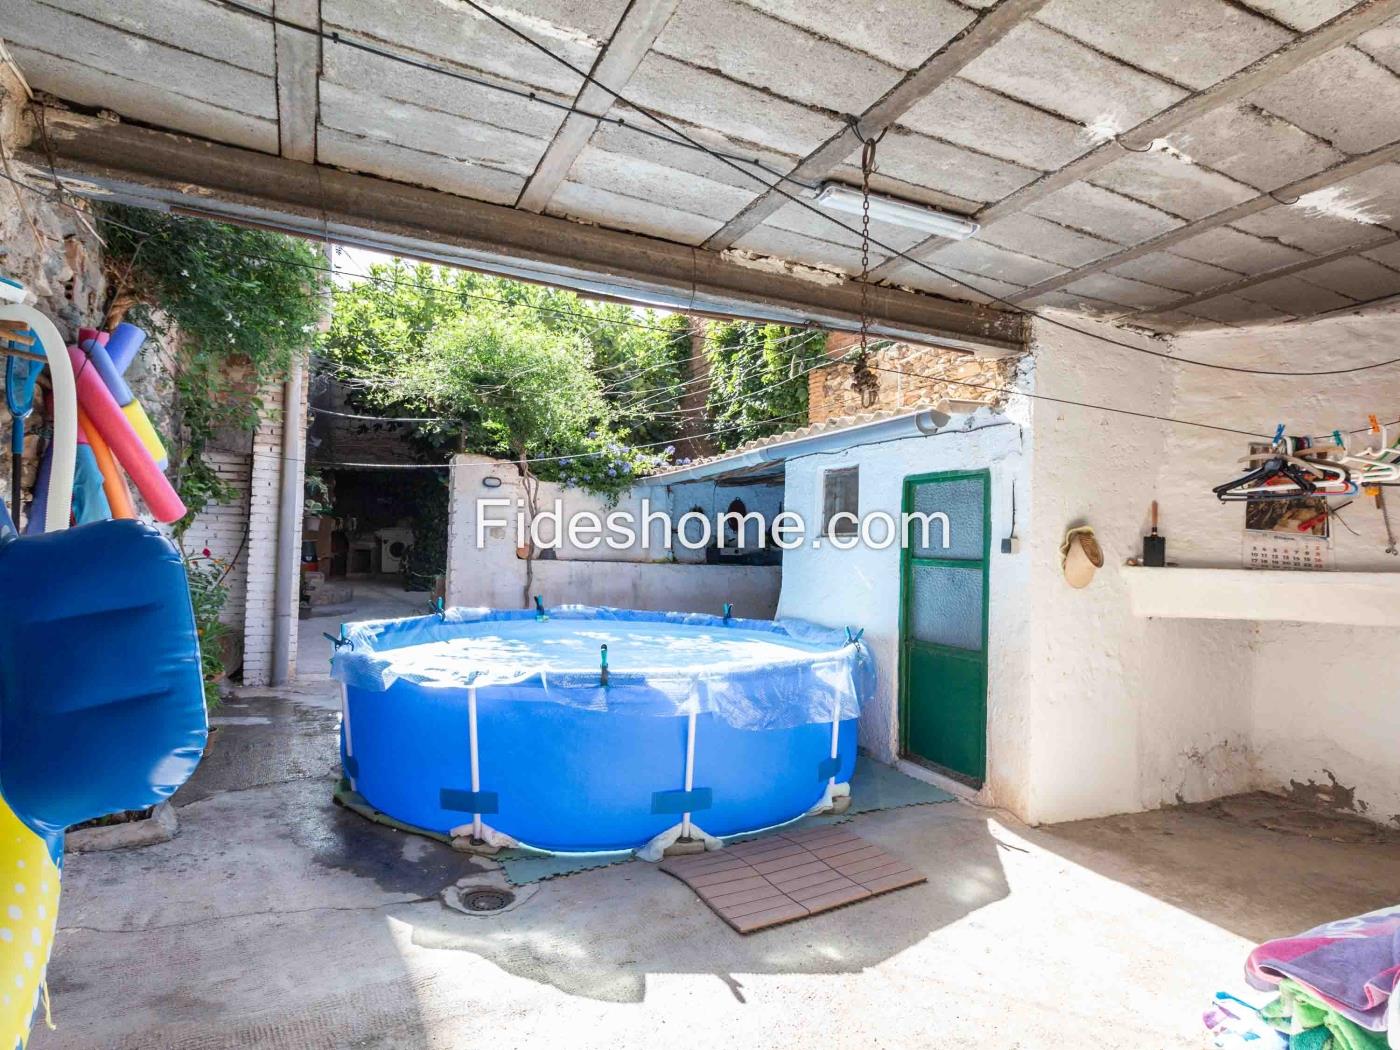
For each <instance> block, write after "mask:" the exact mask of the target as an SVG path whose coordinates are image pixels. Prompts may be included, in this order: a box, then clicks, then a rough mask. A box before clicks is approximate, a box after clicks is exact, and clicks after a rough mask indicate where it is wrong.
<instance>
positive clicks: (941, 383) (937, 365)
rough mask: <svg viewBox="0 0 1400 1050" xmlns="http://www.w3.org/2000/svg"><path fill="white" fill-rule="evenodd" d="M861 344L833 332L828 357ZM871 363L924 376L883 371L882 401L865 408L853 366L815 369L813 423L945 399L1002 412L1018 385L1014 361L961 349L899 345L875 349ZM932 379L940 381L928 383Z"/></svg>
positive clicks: (810, 378)
mask: <svg viewBox="0 0 1400 1050" xmlns="http://www.w3.org/2000/svg"><path fill="white" fill-rule="evenodd" d="M859 341H860V340H859V337H858V336H855V335H851V334H848V333H844V332H841V333H832V335H831V336H830V337H829V338H828V339H827V345H826V352H827V355H828V356H829V357H838V356H840V355H842V354H845V353H846V352H847V351H848V350H849V348H850V347H852V346H854V345H856V344H857V343H858V342H859ZM870 361H871V364H872V365H879V366H881V367H884V368H897V369H900V370H901V371H902V372H906V373H910V372H913V373H920V374H919V375H897V374H895V373H893V372H879V371H877V372H876V373H875V375H876V378H878V379H879V381H880V388H879V396H878V397H877V399H876V402H875V404H874V405H873V406H862V405H861V403H860V395H859V394H857V393H856V391H855V387H854V386H853V384H852V375H851V365H850V363H849V362H842V363H840V364H837V363H832V364H830V365H825V366H823V367H821V368H818V369H815V370H814V371H812V372H809V373H808V375H807V398H808V409H807V419H808V422H809V423H825V422H827V421H828V420H831V419H841V418H844V417H847V416H854V415H858V414H860V413H862V412H893V411H899V410H901V409H909V410H911V411H912V410H913V409H917V408H924V407H927V406H930V405H936V404H938V402H940V401H944V400H956V401H975V402H977V403H978V404H983V405H988V406H990V407H993V408H999V407H1001V405H1002V404H1004V402H1005V400H1006V395H1005V394H1004V393H1002V390H1004V389H1005V388H1007V387H1010V386H1011V384H1012V383H1013V382H1014V380H1015V361H1016V359H1015V358H1014V357H1006V358H990V357H976V356H973V355H972V354H968V353H963V352H960V351H957V350H947V349H942V348H939V347H934V346H923V345H919V344H915V343H896V344H894V345H893V346H888V347H885V348H883V349H879V350H874V351H872V352H871V354H870ZM926 376H933V377H937V378H924V377H926ZM959 380H961V381H963V382H962V383H960V382H958V381H959ZM964 383H970V384H974V385H971V386H968V385H964Z"/></svg>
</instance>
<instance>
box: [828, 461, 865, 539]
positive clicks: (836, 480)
mask: <svg viewBox="0 0 1400 1050" xmlns="http://www.w3.org/2000/svg"><path fill="white" fill-rule="evenodd" d="M838 514H840V515H842V517H840V518H837V520H836V521H835V522H833V521H832V520H831V519H832V518H834V517H836V515H838ZM859 514H860V468H859V467H842V468H841V469H840V470H828V471H827V472H826V473H824V474H823V475H822V534H823V535H824V536H854V535H855V534H856V530H857V528H858V527H859V526H858V525H857V522H856V518H857V516H858V515H859ZM846 515H849V517H847V516H846Z"/></svg>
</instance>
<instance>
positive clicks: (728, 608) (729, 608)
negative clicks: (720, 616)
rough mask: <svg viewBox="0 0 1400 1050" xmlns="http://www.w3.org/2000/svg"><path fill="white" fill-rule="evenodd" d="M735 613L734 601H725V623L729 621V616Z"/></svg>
mask: <svg viewBox="0 0 1400 1050" xmlns="http://www.w3.org/2000/svg"><path fill="white" fill-rule="evenodd" d="M733 615H734V603H733V602H725V603H724V622H725V623H728V622H729V618H730V617H731V616H733Z"/></svg>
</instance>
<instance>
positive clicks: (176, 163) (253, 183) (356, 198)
mask: <svg viewBox="0 0 1400 1050" xmlns="http://www.w3.org/2000/svg"><path fill="white" fill-rule="evenodd" d="M45 124H46V127H47V129H48V135H47V138H48V142H49V146H50V148H49V149H48V150H39V149H36V150H34V151H31V152H22V153H21V154H20V156H19V159H20V161H21V162H22V163H24V164H26V165H28V166H29V167H30V168H31V169H32V170H33V171H34V172H35V173H38V172H41V171H42V172H48V171H49V170H50V167H52V171H53V172H54V173H55V174H56V175H57V176H58V177H59V178H60V179H62V180H63V181H64V182H65V184H66V185H67V187H68V188H69V189H70V190H71V191H73V192H77V193H85V194H88V195H91V196H95V197H104V198H107V199H111V200H116V201H121V202H124V203H129V204H136V205H140V206H144V207H151V208H156V209H161V210H177V211H180V212H181V213H184V214H196V215H201V216H205V217H208V218H215V219H225V220H229V221H233V222H242V223H251V224H254V225H258V226H265V227H270V228H274V229H280V230H285V231H287V232H289V233H294V234H298V235H301V236H305V237H309V238H312V239H315V240H324V241H333V242H336V243H342V244H349V245H354V246H359V247H365V248H372V249H376V250H379V251H384V252H393V253H397V254H401V255H404V256H407V257H410V258H419V259H426V260H429V261H433V262H442V263H448V264H452V265H458V266H464V267H467V268H470V269H476V270H481V271H484V272H489V273H498V274H503V275H506V276H511V277H518V278H521V279H523V280H530V281H537V282H541V283H547V284H554V285H560V286H563V287H568V288H575V289H577V290H579V291H581V292H585V293H587V294H591V295H597V296H601V297H605V298H616V299H625V300H630V301H637V302H643V303H649V304H654V305H657V306H661V307H666V308H670V309H679V310H690V311H696V312H700V313H717V314H725V315H732V316H738V317H746V318H753V319H756V320H770V321H777V322H781V323H788V324H810V325H819V326H822V327H826V328H832V329H836V330H844V331H855V330H856V329H858V328H859V325H860V299H861V295H860V286H859V285H857V284H855V283H853V282H847V281H839V280H836V279H834V278H832V277H830V276H829V275H819V274H818V275H812V274H805V273H794V272H792V271H791V268H782V267H775V266H774V265H772V263H771V262H770V261H769V260H765V259H759V258H752V259H751V258H744V257H742V256H739V255H735V254H729V255H723V254H720V253H718V252H708V251H703V250H697V249H692V248H686V247H683V246H681V245H677V244H672V243H670V242H669V241H664V240H660V239H656V238H648V237H642V236H639V235H637V234H634V233H624V232H620V231H616V230H606V229H602V228H600V227H597V226H590V225H584V224H581V223H576V222H570V221H568V220H566V219H557V218H553V217H550V216H542V215H536V214H534V213H531V212H528V211H523V210H521V209H518V208H513V207H508V206H502V205H497V204H489V203H485V202H482V201H471V200H465V199H463V198H461V197H454V196H450V195H448V194H445V193H442V192H439V191H434V190H428V189H423V188H419V187H413V186H405V185H401V184H396V183H392V182H389V181H387V180H385V179H380V178H375V177H371V176H367V175H361V174H357V173H350V172H343V171H337V170H333V169H327V168H324V167H318V166H315V165H311V164H304V163H300V162H297V161H292V160H288V159H286V158H283V157H274V156H271V155H269V154H264V153H257V152H254V151H251V150H244V149H238V148H236V147H232V146H223V145H218V144H216V143H211V142H206V141H203V140H199V139H194V138H191V137H189V136H185V135H178V134H174V133H170V132H162V131H155V130H152V129H149V128H142V127H137V126H136V125H132V124H121V123H114V122H112V121H109V120H104V119H102V118H99V117H91V116H84V115H78V114H72V113H66V112H62V111H54V110H50V111H48V112H47V113H46V114H45ZM870 310H871V314H872V316H873V317H874V318H876V320H875V322H874V323H873V324H872V331H874V332H875V333H876V334H877V335H881V336H893V337H896V338H901V339H906V340H910V341H915V342H926V343H936V344H939V345H944V346H949V347H953V348H955V349H962V350H966V351H969V352H972V353H979V354H984V355H991V356H1002V355H1005V354H1009V353H1016V352H1019V351H1020V350H1022V349H1023V348H1024V346H1025V342H1026V338H1027V332H1026V326H1025V324H1024V319H1023V318H1022V317H1021V316H1020V315H1018V314H1015V313H1011V312H1007V311H1002V310H992V309H987V308H985V307H982V306H977V305H975V304H972V303H966V302H954V301H951V300H948V299H940V298H935V297H933V296H929V295H921V294H918V293H916V292H911V291H907V290H904V289H898V288H883V287H877V288H873V289H870Z"/></svg>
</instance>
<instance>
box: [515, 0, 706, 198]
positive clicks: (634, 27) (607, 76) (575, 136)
mask: <svg viewBox="0 0 1400 1050" xmlns="http://www.w3.org/2000/svg"><path fill="white" fill-rule="evenodd" d="M679 2H680V0H632V2H631V3H630V4H629V5H628V6H627V10H626V11H624V12H623V13H622V17H621V18H620V19H619V20H618V23H617V28H615V29H614V30H613V34H612V36H611V37H610V38H609V39H608V42H607V44H605V45H604V47H603V50H602V51H601V52H599V54H598V58H597V61H595V62H594V63H593V69H592V70H591V71H590V75H591V76H592V77H593V80H585V81H584V82H583V86H582V87H581V88H579V92H578V96H577V97H576V98H575V99H574V107H575V108H576V109H581V110H583V111H584V112H582V113H570V114H569V115H568V116H566V117H565V118H564V123H562V124H560V125H559V130H558V131H556V132H555V133H554V139H553V140H552V141H551V142H550V144H549V147H548V148H547V149H546V150H545V151H544V156H542V157H541V158H540V160H539V163H538V164H536V165H535V170H534V172H533V173H532V174H531V175H530V181H529V182H527V183H526V184H525V188H524V189H523V190H521V191H520V199H519V200H517V201H516V207H518V208H524V209H525V210H526V211H534V212H542V211H544V210H545V208H547V207H548V206H549V202H550V200H551V199H553V197H554V193H555V191H556V190H557V189H558V188H559V184H560V183H561V182H563V181H564V179H565V177H566V176H567V175H568V174H569V169H570V168H572V167H573V166H574V161H575V160H577V159H578V155H579V154H580V153H582V152H583V147H584V146H586V145H588V140H589V139H590V138H592V137H593V132H594V130H596V129H597V127H598V117H590V116H588V115H587V114H589V113H596V114H598V115H599V116H602V115H603V114H605V113H607V111H608V110H609V109H611V108H612V104H613V96H612V95H610V94H609V93H608V92H607V91H606V90H605V89H603V88H601V87H599V86H598V84H596V83H594V80H596V81H598V82H600V83H603V84H607V85H608V86H609V87H611V88H613V89H615V90H617V91H621V90H622V89H623V88H625V87H626V86H627V82H628V81H629V80H631V79H632V74H633V73H635V72H636V71H637V67H638V66H639V65H641V63H642V59H644V58H645V57H646V54H647V52H648V51H650V50H651V45H652V44H654V43H655V42H656V38H657V37H658V36H659V35H660V34H661V30H662V29H663V28H664V27H665V25H666V23H667V22H668V21H669V20H670V18H671V15H672V13H673V12H674V11H675V10H676V7H677V6H678V4H679Z"/></svg>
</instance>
